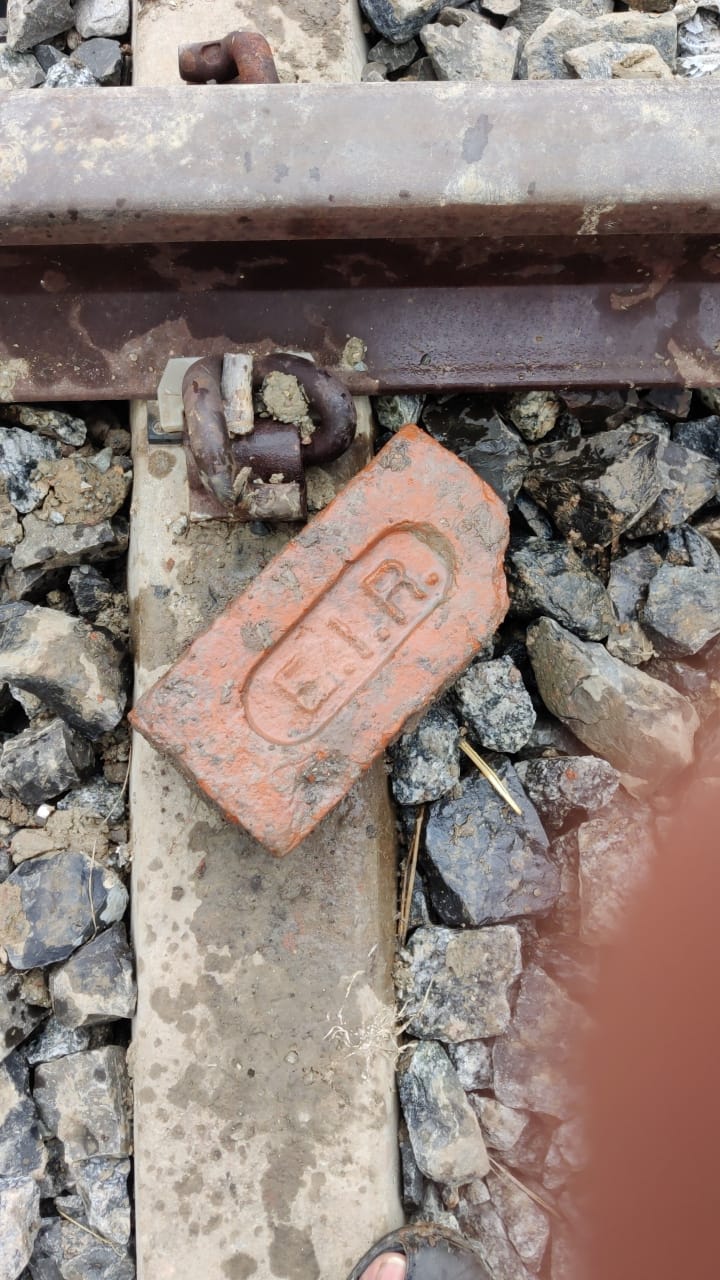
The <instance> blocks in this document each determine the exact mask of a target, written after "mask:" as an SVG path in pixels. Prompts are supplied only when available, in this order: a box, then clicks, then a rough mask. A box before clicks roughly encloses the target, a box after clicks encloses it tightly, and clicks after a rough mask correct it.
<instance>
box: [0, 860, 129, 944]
mask: <svg viewBox="0 0 720 1280" xmlns="http://www.w3.org/2000/svg"><path fill="white" fill-rule="evenodd" d="M91 896H92V901H91ZM127 902H128V894H127V889H126V888H125V886H124V885H123V883H122V881H121V880H120V877H119V876H118V875H117V874H116V873H115V872H114V871H112V870H111V869H110V868H109V867H103V866H102V865H97V864H94V863H93V860H92V858H91V857H90V856H89V855H88V854H86V853H73V852H67V853H52V854H48V855H46V856H45V857H40V858H32V859H30V860H29V861H27V862H22V863H21V864H20V866H19V867H16V869H15V870H14V871H13V873H12V875H10V876H8V878H7V880H5V881H4V882H3V884H0V937H2V939H3V945H4V947H5V950H6V951H7V954H8V959H9V961H10V964H11V965H12V966H13V968H15V969H36V968H42V967H43V966H44V965H48V964H55V963H57V962H58V961H60V960H65V959H67V957H68V956H69V955H71V954H72V952H73V951H75V950H76V949H77V947H79V946H81V945H82V943H83V942H86V941H87V939H88V938H90V937H91V936H92V934H93V933H94V932H95V930H96V929H102V928H103V926H104V925H109V924H114V923H115V921H116V920H121V919H122V917H123V915H124V914H125V909H126V907H127Z"/></svg>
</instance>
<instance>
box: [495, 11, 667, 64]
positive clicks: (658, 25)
mask: <svg viewBox="0 0 720 1280" xmlns="http://www.w3.org/2000/svg"><path fill="white" fill-rule="evenodd" d="M601 40H612V41H618V42H623V43H629V44H646V45H652V46H653V48H655V49H657V51H658V53H659V54H660V57H661V58H663V59H664V61H665V62H666V63H667V65H668V67H669V68H670V70H671V71H674V70H675V62H676V56H677V21H676V19H675V16H674V14H672V13H663V14H661V15H659V16H658V15H656V14H649V13H633V12H628V13H607V14H603V15H602V16H600V17H598V18H584V17H582V16H581V15H580V14H577V13H573V12H571V11H570V10H569V9H554V10H553V11H552V12H551V13H550V14H549V15H548V17H547V18H546V19H545V21H544V22H543V24H542V26H540V27H538V28H537V30H535V31H534V32H533V33H532V35H531V36H530V38H529V40H528V41H527V43H526V45H525V48H524V49H523V52H522V55H521V58H520V79H521V80H569V79H570V78H571V71H570V68H569V67H568V66H567V63H566V62H565V57H564V55H565V54H566V53H567V51H568V50H569V49H576V48H578V47H580V46H581V45H589V44H594V43H596V42H597V41H601Z"/></svg>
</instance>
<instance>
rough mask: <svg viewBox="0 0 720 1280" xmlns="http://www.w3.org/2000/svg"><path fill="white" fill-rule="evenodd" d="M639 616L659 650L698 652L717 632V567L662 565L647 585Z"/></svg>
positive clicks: (719, 612)
mask: <svg viewBox="0 0 720 1280" xmlns="http://www.w3.org/2000/svg"><path fill="white" fill-rule="evenodd" d="M641 617H642V624H643V627H644V628H645V630H646V631H647V632H648V635H649V636H650V638H651V639H652V641H653V643H654V645H655V647H656V649H658V650H659V651H660V652H661V653H664V654H666V655H668V656H670V657H686V656H689V655H691V654H694V653H699V651H700V650H701V649H703V648H704V647H705V645H706V644H709V642H710V641H711V640H713V639H714V637H715V636H716V635H718V634H719V633H720V566H719V567H718V569H717V570H714V571H712V572H705V571H704V570H703V569H701V568H696V567H695V565H674V564H664V565H662V567H661V568H660V569H658V571H657V573H656V574H655V576H654V578H653V579H652V582H651V583H650V586H649V587H648V593H647V599H646V600H645V603H644V605H643V606H642V610H641Z"/></svg>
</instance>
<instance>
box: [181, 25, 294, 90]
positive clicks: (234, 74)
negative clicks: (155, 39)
mask: <svg viewBox="0 0 720 1280" xmlns="http://www.w3.org/2000/svg"><path fill="white" fill-rule="evenodd" d="M178 61H179V66H180V76H181V78H182V79H183V80H187V82H188V83H189V84H210V83H215V84H279V83H280V78H279V76H278V73H277V67H276V66H275V59H274V58H273V55H272V49H271V48H270V45H269V44H268V42H267V40H266V39H265V37H264V36H261V35H258V34H257V32H255V31H231V32H230V33H229V35H226V36H225V37H224V39H222V40H208V41H204V42H202V43H200V44H182V45H180V48H179V50H178Z"/></svg>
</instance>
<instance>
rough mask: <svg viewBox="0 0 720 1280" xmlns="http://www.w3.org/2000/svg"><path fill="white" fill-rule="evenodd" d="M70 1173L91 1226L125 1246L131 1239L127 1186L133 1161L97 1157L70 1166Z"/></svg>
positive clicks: (105, 1237) (115, 1242)
mask: <svg viewBox="0 0 720 1280" xmlns="http://www.w3.org/2000/svg"><path fill="white" fill-rule="evenodd" d="M70 1173H71V1176H72V1179H73V1182H74V1184H75V1187H76V1189H77V1192H78V1194H79V1195H80V1197H81V1199H82V1202H83V1205H84V1208H85V1214H86V1217H87V1221H88V1226H90V1227H92V1228H93V1229H94V1230H95V1231H97V1232H98V1233H99V1234H100V1235H101V1236H102V1237H103V1239H104V1240H111V1241H112V1243H113V1244H119V1245H126V1244H127V1243H128V1241H129V1239H130V1197H129V1195H128V1187H127V1180H128V1175H129V1173H130V1161H129V1160H117V1159H114V1158H113V1157H112V1156H94V1157H93V1158H92V1159H90V1160H80V1161H78V1162H77V1163H76V1164H72V1165H70Z"/></svg>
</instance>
